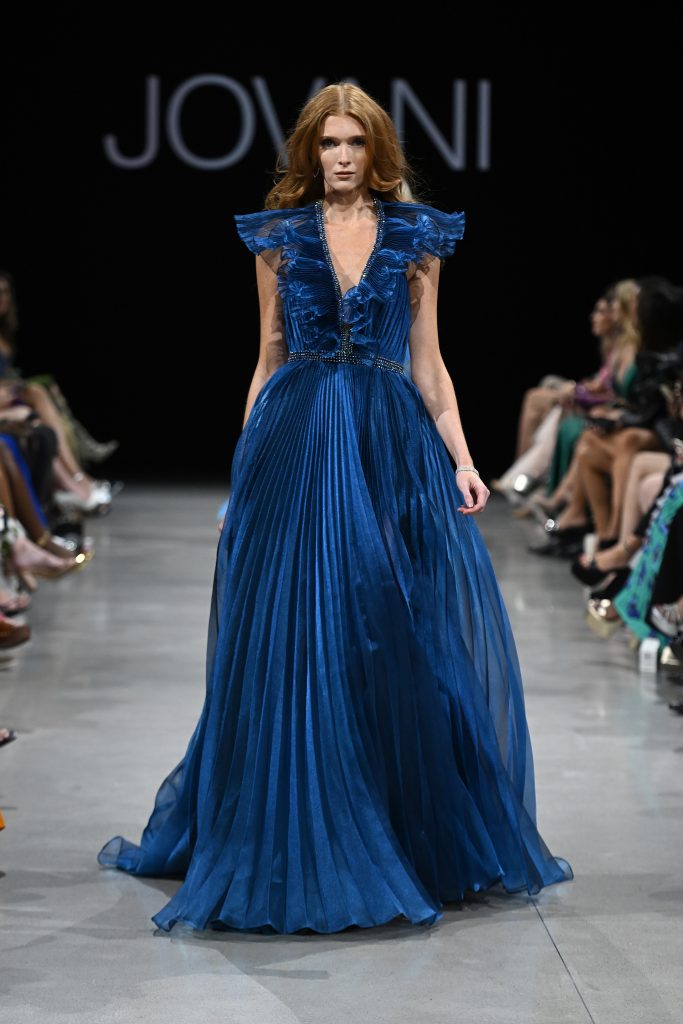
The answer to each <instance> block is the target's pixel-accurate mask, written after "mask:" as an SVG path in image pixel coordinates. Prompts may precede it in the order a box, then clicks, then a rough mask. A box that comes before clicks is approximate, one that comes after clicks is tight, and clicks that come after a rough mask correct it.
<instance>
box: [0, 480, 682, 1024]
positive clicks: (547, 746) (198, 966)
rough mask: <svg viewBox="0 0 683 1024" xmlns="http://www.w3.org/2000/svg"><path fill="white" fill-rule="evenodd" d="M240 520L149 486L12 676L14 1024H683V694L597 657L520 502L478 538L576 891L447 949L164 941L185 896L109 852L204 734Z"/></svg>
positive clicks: (0, 892) (1, 841)
mask: <svg viewBox="0 0 683 1024" xmlns="http://www.w3.org/2000/svg"><path fill="white" fill-rule="evenodd" d="M222 498H223V495H222V493H221V492H220V491H219V490H218V489H215V488H214V489H211V488H196V487H195V488H184V489H181V488H174V487H140V486H133V485H129V486H127V487H126V489H125V490H124V491H123V492H122V493H121V494H120V495H118V496H117V498H116V503H115V508H114V510H113V512H112V513H111V515H110V516H109V517H107V518H105V519H103V520H95V521H92V520H91V521H90V523H89V532H91V533H93V534H94V535H95V537H96V539H97V554H96V557H95V559H94V560H93V562H92V563H91V565H89V566H88V567H87V569H86V570H84V571H83V572H82V573H78V574H75V575H74V576H72V577H68V578H65V579H63V580H60V581H58V582H57V583H53V584H50V583H48V582H45V583H44V584H42V586H41V588H40V591H39V592H38V594H36V595H35V598H34V607H33V609H32V611H31V614H30V622H31V624H32V626H33V630H34V639H33V640H32V641H31V643H30V645H28V646H27V647H26V648H24V649H23V650H22V651H21V653H20V654H19V655H18V657H17V658H16V664H15V665H14V666H13V667H9V668H7V670H6V671H3V672H0V724H3V725H8V726H12V727H14V728H16V729H17V730H18V732H19V737H18V739H17V740H16V741H15V742H14V743H11V744H9V745H8V746H7V747H3V748H2V749H0V808H2V811H3V813H4V816H5V821H6V828H5V830H4V831H1V832H0V959H1V962H2V974H1V977H2V999H1V1000H0V1021H5V1020H6V1021H8V1022H9V1021H11V1022H12V1024H28V1022H33V1021H41V1024H67V1022H69V1024H71V1022H81V1021H82V1022H83V1024H114V1022H117V1024H118V1022H123V1024H127V1022H129V1021H130V1022H132V1021H138V1020H140V1021H145V1024H157V1022H159V1024H161V1022H163V1024H168V1022H169V1021H177V1022H179V1024H194V1022H201V1024H206V1022H207V1021H209V1020H211V1019H212V1018H215V1019H216V1020H220V1021H230V1022H238V1024H242V1022H244V1024H249V1022H252V1021H254V1022H256V1021H258V1022H259V1024H271V1022H272V1024H290V1022H318V1021H322V1020H325V1021H326V1022H330V1024H336V1022H339V1024H341V1022H344V1021H362V1022H363V1024H384V1022H385V1021H386V1022H389V1021H391V1022H392V1024H399V1022H402V1021H419V1022H420V1024H422V1022H438V1024H441V1022H443V1024H446V1022H448V1024H452V1022H455V1021H457V1022H462V1024H498V1022H500V1024H574V1022H577V1024H578V1022H582V1024H583V1022H586V1021H588V1022H590V1021H595V1022H600V1024H608V1022H609V1024H612V1022H614V1024H630V1022H643V1024H645V1022H647V1024H653V1022H655V1021H656V1022H657V1024H674V1022H680V1020H681V1019H682V1018H681V1010H680V991H679V990H680V985H679V978H680V963H681V955H682V954H683V876H682V872H681V866H680V865H681V855H680V851H681V850H682V849H683V814H682V804H683V772H682V770H681V769H682V762H683V718H681V717H679V716H676V715H674V714H672V712H670V711H669V709H668V708H667V700H668V699H670V697H671V695H672V694H674V693H678V691H679V690H680V689H681V687H679V686H676V685H675V684H674V683H672V682H670V681H669V680H667V679H666V678H665V677H663V676H660V679H659V680H658V681H654V680H652V679H651V678H648V677H639V675H638V671H637V661H636V655H635V653H634V652H633V651H632V650H631V649H630V648H629V647H628V645H627V643H626V641H625V638H624V637H623V636H619V635H617V636H614V637H612V638H611V639H610V640H608V641H604V640H599V639H598V638H597V637H595V636H593V634H591V633H589V632H588V630H587V629H586V627H585V626H584V624H583V620H582V616H581V613H580V598H581V594H582V591H581V588H580V587H579V586H578V584H576V582H575V581H574V580H573V578H572V577H570V575H569V572H568V568H567V565H566V563H562V562H554V561H548V560H545V559H541V558H537V557H535V556H532V555H527V554H526V543H527V542H528V541H529V540H530V538H531V537H532V536H533V535H535V534H534V528H533V527H531V526H529V525H528V524H527V523H523V522H522V523H520V522H518V521H515V520H513V519H511V518H510V516H509V514H508V512H507V510H506V507H505V506H504V505H503V503H502V500H501V499H497V498H492V499H491V503H490V505H489V508H488V509H487V510H486V512H485V514H484V516H483V517H482V518H480V519H479V523H480V526H481V528H482V530H483V532H484V534H485V536H486V538H487V541H488V543H489V547H490V550H491V554H492V558H493V561H494V565H495V567H496V571H497V573H498V577H499V580H500V583H501V586H502V589H503V592H504V596H505V599H506V601H507V604H508V608H509V611H510V615H511V618H512V622H513V627H514V630H515V634H516V637H517V642H518V646H519V651H520V658H521V662H522V666H523V669H524V678H525V689H526V699H527V713H528V717H529V724H530V728H531V734H532V741H533V745H534V753H535V762H536V776H537V793H538V808H539V811H538V820H539V826H540V829H541V832H542V834H543V836H544V838H545V839H546V842H547V843H548V845H549V846H550V848H551V849H552V850H553V852H555V853H558V854H560V855H562V856H565V857H567V858H568V859H569V861H570V862H571V864H572V866H573V868H574V871H575V875H576V877H575V880H574V881H573V882H568V883H565V884H563V885H561V886H556V887H554V888H549V889H547V890H544V891H543V892H542V893H541V894H540V895H539V896H537V897H534V898H531V897H526V896H519V895H518V896H514V897H513V896H509V897H507V898H505V897H495V898H493V897H487V896H485V895H484V896H481V897H480V898H478V899H476V900H473V901H472V902H469V903H467V904H465V905H463V906H460V907H458V906H454V907H452V908H451V909H449V910H448V911H447V913H446V915H445V917H444V920H443V921H442V922H440V923H439V924H438V925H436V926H435V927H433V928H431V929H420V928H417V927H413V926H410V925H408V924H405V925H401V924H393V925H385V926H383V927H381V928H376V929H369V930H360V929H357V930H352V931H348V932H344V933H341V934H338V935H334V936H312V935H304V936H256V935H241V934H235V933H216V934H213V933H193V932H192V931H190V930H189V929H183V928H182V927H180V926H179V927H177V928H176V929H174V930H173V932H172V933H171V934H170V935H167V934H166V933H162V932H156V931H155V929H154V925H153V923H152V922H151V921H150V915H151V914H152V913H154V912H155V911H156V910H157V909H158V908H159V907H160V906H161V905H162V904H163V903H165V902H166V900H167V898H168V896H169V895H170V893H171V892H173V891H174V889H175V887H177V885H178V883H177V882H170V881H161V880H154V879H139V878H134V877H131V876H128V875H125V874H124V873H122V872H110V871H105V870H104V869H101V868H100V867H99V865H98V864H97V862H96V855H97V851H98V850H99V848H100V846H101V844H102V843H103V842H104V841H105V840H106V839H108V838H109V837H110V836H112V835H114V834H116V833H119V832H120V833H121V834H123V835H127V836H129V837H131V838H138V837H139V835H140V832H141V830H142V827H144V824H145V823H146V820H147V816H148V814H149V812H150V810H151V801H152V799H153V796H154V793H155V792H156V789H157V786H158V784H159V782H160V780H161V779H162V777H163V776H164V775H165V774H166V773H167V771H168V770H169V769H170V768H171V767H172V766H173V765H174V764H175V763H176V762H177V760H178V759H179V757H180V756H182V753H183V751H184V749H185V747H186V744H187V741H188V739H189V736H190V734H191V731H192V729H193V728H194V725H195V723H196V719H197V716H198V714H199V711H200V709H201V705H202V701H203V697H204V685H205V684H204V654H205V651H204V643H205V632H206V616H207V614H208V608H209V600H210V584H211V577H212V572H213V560H214V556H215V546H216V542H217V538H218V535H217V531H216V527H215V518H214V517H215V512H216V509H217V508H218V505H219V504H220V501H221V500H222ZM160 736H163V737H165V739H164V740H163V742H160V741H159V737H160ZM150 737H154V739H153V741H150Z"/></svg>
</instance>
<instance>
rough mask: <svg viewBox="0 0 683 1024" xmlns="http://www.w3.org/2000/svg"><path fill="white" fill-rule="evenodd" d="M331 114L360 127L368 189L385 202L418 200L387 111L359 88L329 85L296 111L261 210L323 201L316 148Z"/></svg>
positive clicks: (335, 83)
mask: <svg viewBox="0 0 683 1024" xmlns="http://www.w3.org/2000/svg"><path fill="white" fill-rule="evenodd" d="M330 115H347V116H349V117H353V118H355V119H356V121H358V122H359V123H360V124H361V125H362V126H363V128H364V130H365V134H366V137H367V142H366V152H367V156H368V176H367V179H366V182H365V184H366V185H367V187H368V188H370V189H373V190H374V191H376V192H380V193H381V194H382V196H383V198H386V199H388V200H390V201H402V202H409V203H410V202H417V201H419V198H418V197H417V196H416V195H415V181H416V175H415V172H414V171H413V170H412V168H411V167H410V166H409V164H408V160H407V159H406V155H405V153H404V152H403V148H402V146H401V143H400V141H399V138H398V133H397V131H396V127H395V125H394V122H393V121H392V120H391V118H390V117H389V115H388V114H387V112H386V110H384V108H383V107H381V106H380V104H379V103H377V101H376V100H374V99H373V98H372V96H370V95H369V94H368V93H367V92H365V90H364V89H361V88H360V87H359V86H357V85H354V84H353V83H351V82H333V83H332V84H331V85H326V86H324V87H323V88H322V89H320V90H319V91H318V92H317V93H316V94H315V96H312V97H311V99H310V100H308V102H307V103H306V104H305V106H304V107H303V108H302V109H301V111H300V113H299V116H298V118H297V121H296V124H295V126H294V128H293V129H292V131H291V133H290V134H289V136H288V137H287V140H286V142H285V151H286V154H287V164H286V166H285V167H283V166H282V155H279V156H278V159H277V162H276V166H275V172H276V173H277V174H280V175H282V177H281V178H280V180H279V181H278V182H277V183H276V184H275V185H274V186H273V187H272V188H271V190H270V192H269V193H268V195H267V196H266V199H265V203H264V208H265V209H266V210H278V209H282V208H285V207H297V206H307V205H308V204H309V203H312V202H314V201H315V200H316V199H319V198H321V197H322V195H323V192H324V189H323V178H322V174H320V173H318V174H317V175H316V168H318V167H319V163H318V147H319V142H320V137H321V135H322V134H323V129H324V125H325V120H326V118H327V117H329V116H330Z"/></svg>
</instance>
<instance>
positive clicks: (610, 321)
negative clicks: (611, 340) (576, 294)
mask: <svg viewBox="0 0 683 1024" xmlns="http://www.w3.org/2000/svg"><path fill="white" fill-rule="evenodd" d="M612 327H614V315H613V313H612V305H611V303H609V302H608V301H607V299H598V301H597V302H596V303H595V306H594V307H593V312H592V313H591V330H592V332H593V334H594V335H595V337H596V338H602V337H603V336H604V335H605V334H607V333H608V331H610V330H611V329H612Z"/></svg>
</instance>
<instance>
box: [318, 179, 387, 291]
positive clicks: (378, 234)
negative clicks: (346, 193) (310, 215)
mask: <svg viewBox="0 0 683 1024" xmlns="http://www.w3.org/2000/svg"><path fill="white" fill-rule="evenodd" d="M372 202H373V205H374V207H375V216H376V218H377V223H376V227H375V242H374V244H373V246H372V249H371V250H370V255H369V256H368V258H367V260H366V262H365V266H364V267H363V273H362V274H361V275H360V277H359V279H358V283H357V284H352V285H351V287H350V288H347V289H346V291H345V292H342V290H341V285H340V283H339V277H338V275H337V271H336V270H335V268H334V263H333V261H332V254H331V252H330V247H329V245H328V243H327V235H326V234H325V219H324V217H323V201H322V199H317V200H316V203H315V212H316V219H317V221H318V234H319V236H320V241H321V242H322V246H323V249H324V252H325V259H326V261H327V265H328V267H329V268H330V273H331V275H332V279H333V281H334V286H335V290H336V292H337V298H338V300H339V302H340V304H341V303H343V302H344V301H345V300H346V297H347V296H348V295H349V294H350V293H351V292H355V291H356V290H357V289H358V288H360V286H361V284H362V283H363V280H364V279H365V276H366V274H367V272H368V270H369V269H370V266H371V264H372V261H373V260H374V258H375V253H376V252H377V250H378V248H379V245H380V242H381V241H382V235H383V233H384V207H383V206H382V202H381V200H380V199H378V198H377V196H375V195H373V196H372Z"/></svg>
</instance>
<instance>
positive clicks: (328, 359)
mask: <svg viewBox="0 0 683 1024" xmlns="http://www.w3.org/2000/svg"><path fill="white" fill-rule="evenodd" d="M293 359H317V360H319V361H320V362H322V363H360V364H362V365H363V366H379V367H380V368H381V369H382V370H395V371H396V373H404V369H403V363H398V362H396V360H394V359H387V358H386V357H385V356H372V357H371V362H368V360H367V357H365V358H364V357H362V356H358V355H356V354H355V353H354V352H350V351H349V350H348V348H347V349H345V350H342V351H340V352H335V353H334V354H333V355H325V353H324V352H290V353H289V356H288V362H291V361H292V360H293Z"/></svg>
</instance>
